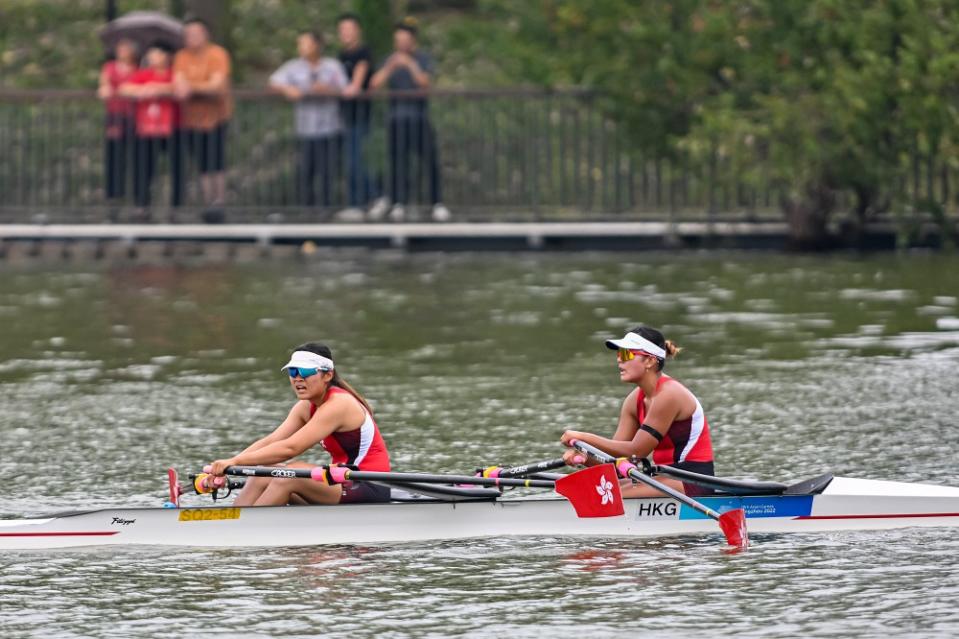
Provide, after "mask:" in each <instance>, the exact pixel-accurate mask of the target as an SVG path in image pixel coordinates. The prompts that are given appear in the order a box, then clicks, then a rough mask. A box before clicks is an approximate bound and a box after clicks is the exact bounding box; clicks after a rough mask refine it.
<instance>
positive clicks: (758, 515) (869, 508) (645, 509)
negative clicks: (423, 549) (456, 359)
mask: <svg viewBox="0 0 959 639" xmlns="http://www.w3.org/2000/svg"><path fill="white" fill-rule="evenodd" d="M394 494H395V496H396V499H397V500H396V501H393V502H390V503H385V504H345V505H338V506H277V507H257V508H252V507H248V508H236V507H230V506H215V507H183V508H115V509H104V510H93V511H88V512H77V513H64V514H59V515H54V516H50V517H45V518H42V519H8V520H0V550H16V549H45V548H70V547H79V546H101V545H156V546H225V547H244V546H247V547H276V546H313V545H327V544H352V545H356V544H362V545H366V544H382V543H404V542H417V541H426V540H437V539H464V538H470V537H502V536H534V537H594V538H600V537H666V536H674V535H703V534H712V533H716V532H717V529H716V526H715V524H714V522H712V521H710V520H709V519H708V518H707V517H706V516H705V515H703V514H702V513H700V512H698V511H696V510H695V509H693V508H690V507H689V506H687V505H685V504H681V503H679V502H677V501H675V500H673V499H671V498H661V499H660V498H651V499H629V500H625V514H624V515H622V516H618V517H605V518H579V517H577V516H576V513H575V512H574V510H573V508H572V507H571V506H570V504H569V502H567V501H566V500H565V499H560V498H556V497H552V496H550V497H531V498H524V499H502V498H495V499H482V498H481V499H468V500H460V501H444V500H443V499H440V498H433V497H423V496H417V495H414V494H411V493H409V492H405V491H399V490H397V491H395V493H394ZM700 501H702V503H703V504H705V505H707V506H709V507H710V508H712V509H715V510H717V511H720V512H725V511H728V510H730V509H734V508H743V509H744V511H745V513H746V518H747V520H748V524H749V530H750V533H752V534H756V533H760V534H761V533H807V532H830V531H845V530H882V529H889V528H902V527H933V526H959V488H954V487H949V486H936V485H929V484H909V483H902V482H890V481H874V480H865V479H853V478H847V477H835V478H834V477H831V476H829V475H825V476H823V477H819V478H815V479H812V480H809V481H806V482H802V483H800V484H796V485H794V486H791V487H789V488H786V489H785V490H783V491H782V492H781V493H780V494H774V495H745V496H732V495H729V496H716V497H704V498H702V499H701V500H700Z"/></svg>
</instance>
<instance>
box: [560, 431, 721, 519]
mask: <svg viewBox="0 0 959 639" xmlns="http://www.w3.org/2000/svg"><path fill="white" fill-rule="evenodd" d="M570 445H571V446H572V447H573V448H575V449H576V450H578V451H580V452H583V453H586V454H587V455H591V456H593V457H595V458H596V459H598V460H599V461H601V462H603V463H606V464H615V465H616V470H618V471H619V474H620V475H622V476H623V477H629V478H631V479H635V480H636V481H640V482H642V483H644V484H646V485H647V486H650V487H652V488H655V489H656V490H658V491H659V492H661V493H663V494H664V495H669V496H670V497H672V498H673V499H675V500H676V501H679V502H682V503H684V504H686V505H687V506H689V507H690V508H694V509H696V510H698V511H699V512H701V513H703V514H704V515H706V516H707V517H709V518H711V519H715V520H716V521H719V517H720V515H719V513H718V512H716V511H715V510H713V509H712V508H710V507H709V506H706V505H705V504H701V503H699V502H698V501H696V500H695V499H693V498H692V497H689V496H687V495H686V494H684V493H681V492H679V491H678V490H675V489H674V488H670V487H669V486H667V485H665V484H661V483H660V482H658V481H656V480H655V479H653V478H652V477H650V476H649V475H646V474H644V473H642V472H640V470H639V469H638V468H636V465H635V464H633V463H632V462H630V461H629V460H628V459H626V458H625V457H623V458H620V459H616V458H615V457H613V456H612V455H609V454H607V453H605V452H603V451H601V450H600V449H598V448H596V447H595V446H593V445H591V444H587V443H586V442H584V441H580V440H578V439H574V440H573V441H571V442H570Z"/></svg>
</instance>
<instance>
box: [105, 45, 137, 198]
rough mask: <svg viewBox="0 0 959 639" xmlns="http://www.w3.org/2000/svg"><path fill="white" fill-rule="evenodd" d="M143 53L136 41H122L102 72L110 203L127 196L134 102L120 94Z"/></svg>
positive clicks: (106, 172) (106, 190)
mask: <svg viewBox="0 0 959 639" xmlns="http://www.w3.org/2000/svg"><path fill="white" fill-rule="evenodd" d="M138 57H139V54H138V53H137V45H136V43H135V42H133V40H128V39H121V40H120V41H119V42H117V44H116V47H115V49H114V59H112V60H108V61H107V62H105V63H104V64H103V67H101V69H100V82H99V86H98V87H97V96H98V97H99V98H100V99H101V100H103V103H104V106H105V107H106V116H107V117H106V130H105V137H106V146H105V148H104V152H103V162H104V167H103V170H104V173H105V174H106V175H105V177H106V184H105V186H104V191H105V192H106V196H107V199H108V200H113V199H117V198H122V197H123V196H124V195H125V194H126V186H127V175H128V174H127V164H128V163H129V161H130V157H131V154H130V151H131V149H132V147H133V126H134V110H135V108H136V105H135V104H134V102H133V100H130V99H129V98H125V97H123V96H121V95H120V86H121V85H122V84H123V83H124V82H126V81H127V80H129V79H130V77H131V76H132V75H133V74H134V73H136V72H137V69H138V68H139V64H138Z"/></svg>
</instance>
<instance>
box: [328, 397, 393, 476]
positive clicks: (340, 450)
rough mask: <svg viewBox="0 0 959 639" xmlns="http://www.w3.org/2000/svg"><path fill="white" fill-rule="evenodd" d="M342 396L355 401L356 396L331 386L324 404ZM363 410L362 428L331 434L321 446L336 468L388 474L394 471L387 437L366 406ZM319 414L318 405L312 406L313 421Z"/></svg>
mask: <svg viewBox="0 0 959 639" xmlns="http://www.w3.org/2000/svg"><path fill="white" fill-rule="evenodd" d="M338 394H346V395H349V396H350V397H353V394H352V393H350V392H349V391H347V390H345V389H343V388H339V387H338V386H330V388H329V389H328V390H327V391H326V395H324V396H323V401H324V402H325V401H326V400H327V399H328V398H329V397H331V396H332V395H338ZM354 399H355V398H354ZM356 401H359V400H356ZM321 403H322V402H321ZM360 406H362V407H363V412H364V414H365V415H366V419H364V420H363V425H362V426H360V427H359V428H357V429H355V430H348V431H337V432H334V433H331V434H330V435H328V436H327V437H326V438H324V439H323V441H322V442H321V444H322V446H323V448H325V449H326V450H327V452H329V453H330V456H331V457H332V458H333V463H334V464H346V465H349V466H355V467H357V468H359V469H360V470H370V471H377V472H388V471H389V470H390V453H389V451H388V450H387V449H386V442H385V441H383V436H382V435H380V429H379V427H377V425H376V422H375V421H373V416H372V415H370V413H369V411H368V410H366V407H365V406H363V405H362V404H360ZM316 410H317V406H316V404H312V403H311V404H310V417H313V415H314V414H315V413H316Z"/></svg>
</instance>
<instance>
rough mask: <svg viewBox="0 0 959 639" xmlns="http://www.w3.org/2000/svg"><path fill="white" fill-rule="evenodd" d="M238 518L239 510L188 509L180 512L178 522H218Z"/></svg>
mask: <svg viewBox="0 0 959 639" xmlns="http://www.w3.org/2000/svg"><path fill="white" fill-rule="evenodd" d="M239 518H240V509H239V508H188V509H186V510H181V511H180V521H219V520H221V519H239Z"/></svg>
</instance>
